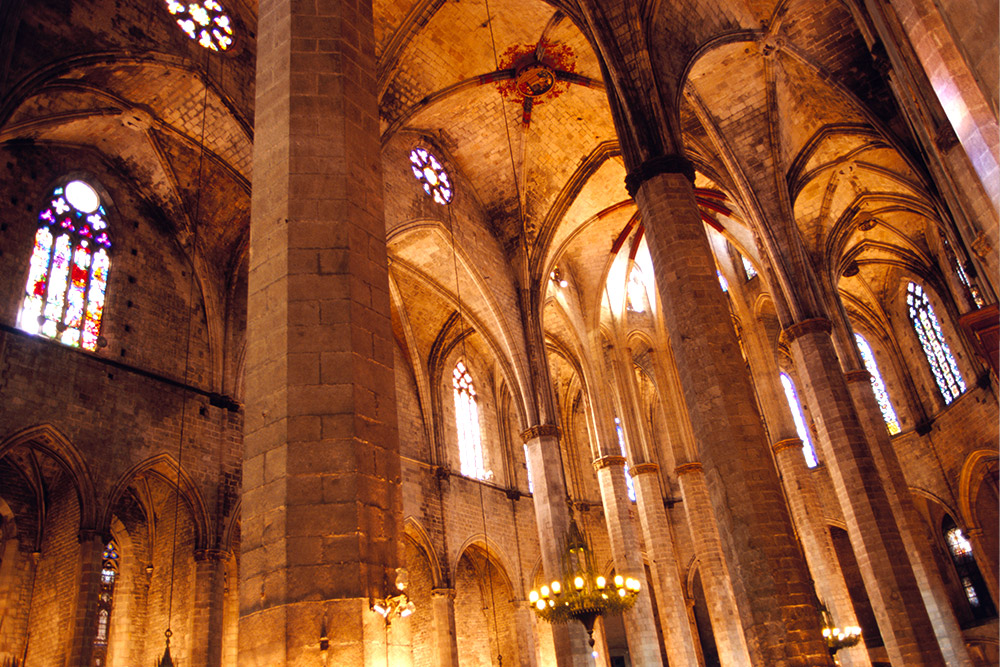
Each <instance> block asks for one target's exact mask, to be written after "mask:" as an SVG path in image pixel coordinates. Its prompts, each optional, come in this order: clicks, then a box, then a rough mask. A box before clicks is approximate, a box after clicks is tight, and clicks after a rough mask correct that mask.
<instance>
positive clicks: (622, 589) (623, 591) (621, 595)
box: [618, 588, 628, 598]
mask: <svg viewBox="0 0 1000 667" xmlns="http://www.w3.org/2000/svg"><path fill="white" fill-rule="evenodd" d="M626 595H628V591H626V590H625V589H624V588H619V589H618V597H620V598H623V597H625V596H626Z"/></svg>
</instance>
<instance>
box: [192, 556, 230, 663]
mask: <svg viewBox="0 0 1000 667" xmlns="http://www.w3.org/2000/svg"><path fill="white" fill-rule="evenodd" d="M228 560H229V552H228V551H222V550H220V549H197V550H196V551H195V552H194V564H195V574H194V577H195V579H194V636H193V637H192V641H191V662H192V663H193V664H195V665H205V667H219V665H221V664H222V623H223V617H222V612H223V605H224V604H225V595H226V593H225V591H226V562H227V561H228Z"/></svg>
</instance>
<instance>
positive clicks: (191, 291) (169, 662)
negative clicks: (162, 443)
mask: <svg viewBox="0 0 1000 667" xmlns="http://www.w3.org/2000/svg"><path fill="white" fill-rule="evenodd" d="M210 64H211V57H210V53H208V52H207V50H206V54H205V74H204V80H203V82H202V83H203V85H204V88H205V94H204V97H203V100H202V109H201V137H200V139H199V142H198V144H199V148H200V150H199V153H198V172H197V173H198V178H197V181H196V182H197V190H196V191H195V200H194V211H193V212H192V215H191V220H190V222H191V237H190V238H191V243H190V261H191V280H190V282H189V287H188V300H187V308H188V317H187V327H186V332H185V343H184V376H183V381H184V382H187V379H188V374H189V373H190V370H191V332H192V329H193V321H194V310H195V309H194V301H195V287H196V285H197V267H196V262H197V258H196V255H197V252H198V231H199V225H198V218H199V217H200V216H201V193H202V187H203V185H204V168H205V130H206V127H207V121H208V92H209V81H210V79H209V65H210ZM178 194H179V195H180V196H183V195H182V194H181V193H178ZM180 417H181V418H180V428H179V429H178V430H179V432H180V436H179V442H178V444H177V477H176V479H175V481H174V526H173V536H172V537H171V546H170V594H169V597H168V603H167V629H166V630H165V631H164V633H163V636H164V638H165V639H166V646H165V647H164V649H163V657H162V658H160V661H159V663H158V667H173V666H174V661H173V658H172V656H171V655H170V638H171V637H172V636H173V630H172V629H171V625H172V623H171V621H172V616H173V610H174V578H175V577H174V574H175V568H176V565H177V524H178V519H179V517H180V505H181V470H182V468H181V465H182V460H183V455H184V430H185V429H184V426H185V422H186V418H187V397H185V396H183V395H182V396H181V416H180Z"/></svg>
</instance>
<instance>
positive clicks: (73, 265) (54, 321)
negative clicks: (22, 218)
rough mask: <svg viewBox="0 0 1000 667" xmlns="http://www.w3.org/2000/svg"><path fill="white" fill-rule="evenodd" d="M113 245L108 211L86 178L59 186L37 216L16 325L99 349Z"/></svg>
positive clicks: (28, 330) (76, 345)
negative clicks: (99, 336) (98, 343)
mask: <svg viewBox="0 0 1000 667" xmlns="http://www.w3.org/2000/svg"><path fill="white" fill-rule="evenodd" d="M110 249H111V239H110V237H109V236H108V220H107V213H106V212H105V210H104V206H103V205H102V204H101V197H100V195H98V194H97V192H96V191H95V190H94V188H92V187H91V186H89V185H87V183H85V182H84V181H70V182H69V183H67V184H66V185H65V186H61V185H60V186H59V187H57V188H55V189H54V190H53V191H52V194H51V195H50V196H49V202H48V205H46V206H45V207H44V208H43V209H42V211H41V213H39V215H38V230H37V231H36V232H35V246H34V249H33V250H32V251H31V258H30V260H29V262H28V282H27V285H26V286H25V290H24V291H25V294H24V301H23V303H22V304H21V311H20V312H19V313H18V316H17V326H18V327H19V328H20V329H22V330H23V331H26V332H28V333H30V334H38V335H42V336H47V337H49V338H53V339H55V340H58V341H59V342H60V343H63V344H64V345H70V346H72V347H82V348H83V349H85V350H91V351H93V350H96V349H97V337H98V335H99V333H100V330H101V316H102V315H103V313H104V292H105V290H106V289H107V286H108V268H109V267H110V264H111V257H110V255H109V250H110Z"/></svg>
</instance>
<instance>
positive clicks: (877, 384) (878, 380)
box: [854, 333, 899, 435]
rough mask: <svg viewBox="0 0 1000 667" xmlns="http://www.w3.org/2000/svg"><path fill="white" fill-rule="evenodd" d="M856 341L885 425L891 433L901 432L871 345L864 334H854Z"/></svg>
mask: <svg viewBox="0 0 1000 667" xmlns="http://www.w3.org/2000/svg"><path fill="white" fill-rule="evenodd" d="M854 341H855V343H857V346H858V352H860V353H861V358H862V359H863V360H864V362H865V369H866V370H867V371H868V374H869V375H871V377H872V392H873V393H874V394H875V401H876V402H877V403H878V407H879V409H880V410H881V411H882V419H884V420H885V427H886V428H887V429H888V430H889V435H896V434H897V433H899V419H898V418H897V417H896V411H895V410H894V409H893V407H892V402H891V401H889V392H887V391H886V389H885V382H883V381H882V374H881V373H879V372H878V364H877V363H875V355H874V354H872V348H871V345H869V344H868V341H866V340H865V337H864V336H862V335H861V334H857V333H856V334H854Z"/></svg>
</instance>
